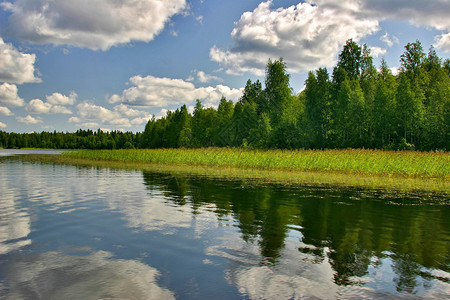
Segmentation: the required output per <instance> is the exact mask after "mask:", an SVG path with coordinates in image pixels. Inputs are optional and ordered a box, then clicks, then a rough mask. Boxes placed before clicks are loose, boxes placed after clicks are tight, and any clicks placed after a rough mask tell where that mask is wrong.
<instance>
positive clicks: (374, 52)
mask: <svg viewBox="0 0 450 300" xmlns="http://www.w3.org/2000/svg"><path fill="white" fill-rule="evenodd" d="M386 52H387V51H386V49H383V48H380V47H375V46H374V47H370V55H372V57H379V56H380V55H384V54H386Z"/></svg>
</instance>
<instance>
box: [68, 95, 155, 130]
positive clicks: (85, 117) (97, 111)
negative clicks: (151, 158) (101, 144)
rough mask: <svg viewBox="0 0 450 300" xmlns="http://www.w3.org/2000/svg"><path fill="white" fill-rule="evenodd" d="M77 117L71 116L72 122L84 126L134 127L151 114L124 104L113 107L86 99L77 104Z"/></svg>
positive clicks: (70, 120) (147, 118)
mask: <svg viewBox="0 0 450 300" xmlns="http://www.w3.org/2000/svg"><path fill="white" fill-rule="evenodd" d="M76 107H77V114H78V116H77V117H71V118H69V120H68V121H69V122H70V123H78V124H80V125H81V126H83V127H89V128H93V127H99V126H101V125H109V126H116V127H117V126H120V127H132V126H133V125H141V124H143V123H145V122H147V121H148V120H149V119H150V118H151V115H150V114H149V113H148V112H146V111H141V110H137V109H133V108H130V107H128V106H126V105H124V104H120V105H116V106H115V107H113V109H112V110H111V109H107V108H105V107H103V106H100V105H96V104H94V103H91V102H88V101H84V102H82V103H80V104H78V105H77V106H76Z"/></svg>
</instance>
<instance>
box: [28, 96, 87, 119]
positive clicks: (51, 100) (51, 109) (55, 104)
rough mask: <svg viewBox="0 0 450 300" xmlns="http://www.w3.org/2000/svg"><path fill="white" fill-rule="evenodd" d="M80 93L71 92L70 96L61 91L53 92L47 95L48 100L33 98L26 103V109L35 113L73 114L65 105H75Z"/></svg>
mask: <svg viewBox="0 0 450 300" xmlns="http://www.w3.org/2000/svg"><path fill="white" fill-rule="evenodd" d="M77 97H78V95H77V94H76V93H75V92H70V95H69V96H65V95H62V94H60V93H53V94H51V95H50V96H47V97H46V102H44V101H42V100H40V99H33V100H31V101H30V102H28V104H27V105H26V107H25V109H26V110H27V111H28V112H30V113H34V114H68V115H70V114H72V111H71V110H70V109H69V108H67V107H65V105H73V104H74V103H75V101H76V99H77Z"/></svg>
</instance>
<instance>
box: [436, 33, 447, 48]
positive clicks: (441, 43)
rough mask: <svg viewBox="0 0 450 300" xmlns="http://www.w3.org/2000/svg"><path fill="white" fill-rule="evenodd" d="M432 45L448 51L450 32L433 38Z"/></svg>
mask: <svg viewBox="0 0 450 300" xmlns="http://www.w3.org/2000/svg"><path fill="white" fill-rule="evenodd" d="M435 41H436V42H435V44H434V46H435V47H436V48H438V49H441V50H444V51H446V52H450V33H445V34H442V35H439V36H437V37H436V38H435Z"/></svg>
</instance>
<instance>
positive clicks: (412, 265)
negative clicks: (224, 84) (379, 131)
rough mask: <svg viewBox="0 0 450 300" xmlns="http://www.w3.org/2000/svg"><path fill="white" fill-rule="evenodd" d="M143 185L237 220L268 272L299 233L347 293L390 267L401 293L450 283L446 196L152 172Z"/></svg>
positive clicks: (311, 256)
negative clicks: (385, 264) (347, 288)
mask: <svg viewBox="0 0 450 300" xmlns="http://www.w3.org/2000/svg"><path fill="white" fill-rule="evenodd" d="M143 178H144V183H145V185H146V186H147V189H149V190H159V191H163V193H164V196H165V197H166V198H167V199H170V200H169V201H171V202H172V204H173V205H176V206H183V207H185V206H188V207H190V209H191V211H192V213H193V214H195V213H196V212H197V211H198V209H199V208H200V207H202V206H211V207H214V213H215V215H216V216H217V218H218V219H221V218H223V217H224V216H232V217H233V218H234V220H235V226H237V227H238V230H239V232H240V235H241V238H242V240H243V241H245V242H255V241H256V242H257V245H258V247H259V252H260V255H261V261H260V264H261V265H272V266H273V265H277V264H278V262H279V258H280V256H281V255H282V252H283V250H284V248H285V243H286V240H287V238H288V235H290V232H291V231H297V232H298V236H300V238H299V241H298V242H299V245H300V246H299V247H298V251H299V252H300V253H302V254H305V255H307V257H308V260H309V261H310V262H312V263H313V264H321V263H322V262H323V261H325V260H326V261H328V262H329V264H330V266H331V267H332V269H333V281H334V283H335V284H337V285H339V286H347V285H358V284H362V282H361V278H362V277H363V276H365V275H367V274H369V272H373V270H376V269H377V268H378V267H380V266H381V265H382V264H383V262H388V264H389V267H390V268H391V270H392V271H391V272H392V273H393V281H394V283H395V287H396V290H397V292H401V293H404V292H406V293H415V292H416V289H417V288H420V287H419V285H421V284H423V285H424V286H426V284H427V282H428V281H430V280H439V281H441V282H443V283H449V278H448V277H446V276H445V273H447V274H448V272H450V267H449V265H450V264H449V263H450V257H449V252H450V251H449V250H450V243H449V240H448V237H449V236H450V206H449V205H448V204H449V200H448V199H439V196H438V195H435V196H434V197H435V198H434V199H432V200H429V199H428V200H426V201H424V198H425V197H428V196H427V195H420V194H388V193H385V192H377V191H373V190H372V191H367V190H362V189H350V188H346V189H342V188H339V189H338V188H331V187H311V186H308V187H301V186H297V187H285V186H282V185H275V184H270V185H269V184H255V183H254V182H247V181H245V180H243V181H226V180H217V179H212V178H204V177H197V176H179V175H168V174H160V173H154V172H145V171H144V172H143ZM434 270H438V271H437V272H435V271H434ZM440 271H443V272H440ZM442 273H444V275H442Z"/></svg>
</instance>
